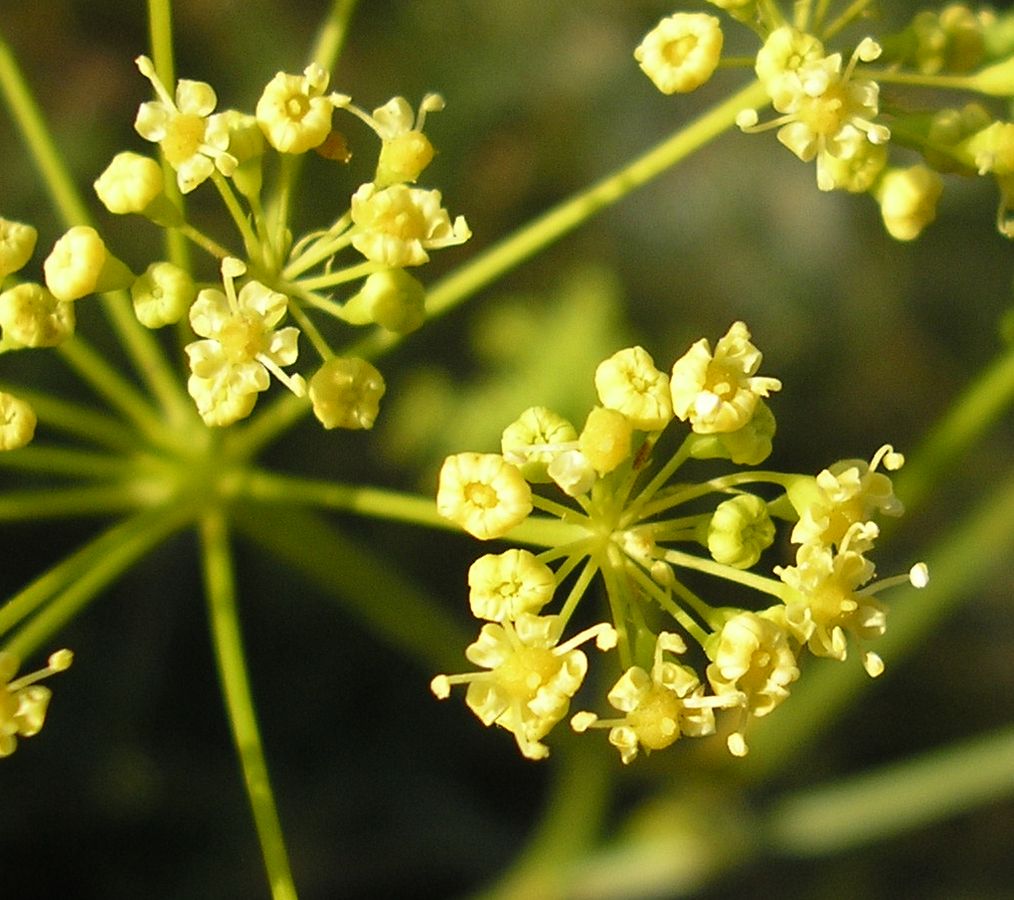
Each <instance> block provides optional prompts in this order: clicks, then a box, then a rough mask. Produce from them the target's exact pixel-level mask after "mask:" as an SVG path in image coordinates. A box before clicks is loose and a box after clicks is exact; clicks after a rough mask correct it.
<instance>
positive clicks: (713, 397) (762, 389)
mask: <svg viewBox="0 0 1014 900" xmlns="http://www.w3.org/2000/svg"><path fill="white" fill-rule="evenodd" d="M762 359H763V356H762V354H761V352H760V350H758V349H757V348H756V347H755V346H754V345H753V344H752V343H750V332H749V331H748V330H747V327H746V325H744V324H743V323H742V322H734V323H733V324H732V326H731V327H730V328H729V330H728V331H727V332H726V334H725V336H724V337H722V338H720V339H719V341H718V343H717V344H716V345H715V352H714V354H712V352H711V348H710V345H709V343H708V341H707V339H705V338H701V340H699V341H697V343H695V344H694V345H693V346H692V347H691V348H690V349H689V350H688V351H687V352H686V353H685V354H684V355H683V356H682V357H681V358H680V359H678V360H677V361H676V363H675V365H674V366H673V368H672V378H671V379H670V382H669V385H670V389H671V390H672V406H673V411H674V412H675V413H676V415H677V416H678V417H679V418H680V419H681V420H682V421H684V422H685V421H687V420H689V421H690V425H691V428H693V430H694V431H695V432H697V433H698V434H711V433H715V432H727V431H736V430H737V429H739V428H742V427H743V426H744V425H746V424H747V423H748V422H749V421H750V419H751V418H752V417H753V413H754V410H755V409H756V407H757V403H758V401H759V400H760V398H761V397H767V396H768V395H769V394H770V393H771V392H772V391H777V390H781V387H782V383H781V382H780V381H779V380H778V379H777V378H767V377H763V376H759V375H757V374H756V372H757V370H758V369H759V368H760V364H761V360H762Z"/></svg>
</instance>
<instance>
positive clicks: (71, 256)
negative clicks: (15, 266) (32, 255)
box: [42, 225, 134, 300]
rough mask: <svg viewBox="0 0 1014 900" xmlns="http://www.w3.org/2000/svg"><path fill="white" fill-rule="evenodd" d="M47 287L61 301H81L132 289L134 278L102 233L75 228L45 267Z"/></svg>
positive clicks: (57, 246) (50, 254) (54, 249)
mask: <svg viewBox="0 0 1014 900" xmlns="http://www.w3.org/2000/svg"><path fill="white" fill-rule="evenodd" d="M42 268H43V271H44V272H45V275H46V287H48V288H49V290H50V291H52V293H53V296H54V297H56V298H57V300H79V299H80V298H81V297H85V296H87V295H88V294H97V293H102V292H104V291H113V290H119V289H123V288H128V287H130V285H131V284H132V283H133V281H134V275H133V273H132V272H131V271H130V269H128V268H127V267H126V265H125V264H124V263H122V262H121V261H120V260H118V259H117V258H116V257H115V256H113V255H112V254H111V253H110V252H109V251H108V250H107V249H106V245H105V242H104V241H103V240H102V238H101V237H99V233H98V232H97V231H96V230H95V229H94V228H91V227H89V226H88V225H75V226H74V227H73V228H71V229H69V230H68V231H67V232H66V234H64V235H63V237H61V238H60V239H59V240H58V241H57V242H56V243H55V244H54V245H53V249H52V250H51V251H50V253H49V256H47V257H46V261H45V262H44V263H43V264H42Z"/></svg>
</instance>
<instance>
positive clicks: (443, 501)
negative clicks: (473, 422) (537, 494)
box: [437, 453, 532, 541]
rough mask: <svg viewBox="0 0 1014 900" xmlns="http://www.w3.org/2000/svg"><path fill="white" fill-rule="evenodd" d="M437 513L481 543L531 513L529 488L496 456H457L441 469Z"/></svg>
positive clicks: (521, 520)
mask: <svg viewBox="0 0 1014 900" xmlns="http://www.w3.org/2000/svg"><path fill="white" fill-rule="evenodd" d="M437 511H438V512H439V513H440V515H442V516H443V517H444V518H445V519H450V520H451V521H452V522H455V523H456V524H458V525H460V526H461V527H462V528H464V529H465V531H467V532H468V533H469V534H471V535H472V536H473V537H477V538H478V539H479V540H481V541H486V540H490V539H491V538H497V537H503V535H505V534H506V533H507V532H508V531H510V530H511V529H512V528H513V527H514V526H515V525H520V524H521V522H523V521H524V520H525V519H526V518H527V517H528V514H529V513H530V512H531V511H532V489H531V488H530V487H529V486H528V482H527V481H525V479H524V476H523V475H522V474H521V472H520V471H519V470H518V468H517V467H516V466H512V465H511V464H510V463H509V462H507V461H506V460H505V459H504V458H503V457H502V456H500V455H499V454H496V453H458V454H455V455H454V456H448V457H447V459H446V460H444V464H443V466H442V467H441V469H440V480H439V486H438V488H437Z"/></svg>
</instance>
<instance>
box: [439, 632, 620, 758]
mask: <svg viewBox="0 0 1014 900" xmlns="http://www.w3.org/2000/svg"><path fill="white" fill-rule="evenodd" d="M559 630H560V622H559V617H558V616H533V615H532V614H530V613H521V614H520V615H519V616H518V618H517V619H516V620H515V621H511V620H506V621H504V622H503V624H493V623H490V624H488V625H483V627H482V630H481V631H480V632H479V638H478V640H476V641H475V643H473V644H470V645H469V646H468V648H467V649H466V650H465V656H466V657H467V658H468V661H469V662H472V663H475V664H476V665H477V666H481V667H482V668H484V669H487V670H489V671H486V672H471V673H467V674H463V675H438V676H437V677H436V678H434V679H433V681H432V682H431V683H430V688H431V690H432V691H433V693H434V694H435V695H436V696H437V697H439V698H440V699H444V698H446V697H447V696H448V695H449V694H450V689H451V686H452V685H455V684H467V685H468V692H467V694H466V696H465V702H466V703H467V704H468V707H469V709H471V710H472V712H474V713H475V714H476V715H477V716H478V717H479V719H480V720H481V721H482V723H483V725H487V726H489V725H492V724H494V723H495V724H497V725H499V726H501V727H502V728H506V729H507V730H508V731H510V732H511V733H512V734H513V735H514V737H515V739H516V740H517V743H518V747H519V749H520V750H521V752H522V753H523V754H524V756H526V757H527V758H528V759H544V758H545V757H546V756H548V755H549V748H548V747H546V745H545V744H543V743H541V739H542V738H543V737H545V736H546V735H547V734H548V733H549V731H550V729H552V727H553V726H554V725H555V724H556V723H557V722H559V721H560V719H562V718H563V717H564V716H565V715H567V710H568V709H569V707H570V699H571V697H573V696H574V693H575V692H576V691H577V689H578V688H579V687H580V686H581V682H582V681H583V680H584V676H585V673H586V672H587V671H588V658H587V657H586V656H585V654H584V653H583V652H582V651H581V650H578V649H577V647H578V646H579V645H580V644H582V643H584V642H586V641H588V640H591V639H592V638H594V639H595V642H596V645H597V646H598V647H599V649H600V650H606V649H609V648H611V647H614V646H615V645H616V632H615V630H614V629H613V628H612V626H610V625H606V624H601V625H596V626H593V627H592V628H589V629H586V630H585V631H583V632H581V633H580V634H578V635H576V636H575V637H573V638H571V639H570V640H568V641H567V642H566V643H564V644H559V645H558V644H557V642H558V640H559Z"/></svg>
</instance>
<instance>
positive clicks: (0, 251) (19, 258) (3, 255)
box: [0, 218, 39, 278]
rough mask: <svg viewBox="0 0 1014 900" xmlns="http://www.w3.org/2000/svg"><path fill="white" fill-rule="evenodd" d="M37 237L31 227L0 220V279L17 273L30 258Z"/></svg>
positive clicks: (37, 234)
mask: <svg viewBox="0 0 1014 900" xmlns="http://www.w3.org/2000/svg"><path fill="white" fill-rule="evenodd" d="M38 237H39V233H38V232H37V231H36V230H35V229H34V228H32V226H31V225H24V224H22V223H21V222H12V221H11V220H10V219H3V218H0V278H6V277H7V276H8V275H10V274H12V273H13V272H17V271H18V269H20V268H21V267H22V266H24V264H25V263H26V262H28V260H30V259H31V258H32V254H33V253H34V252H35V242H36V240H37V239H38Z"/></svg>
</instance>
